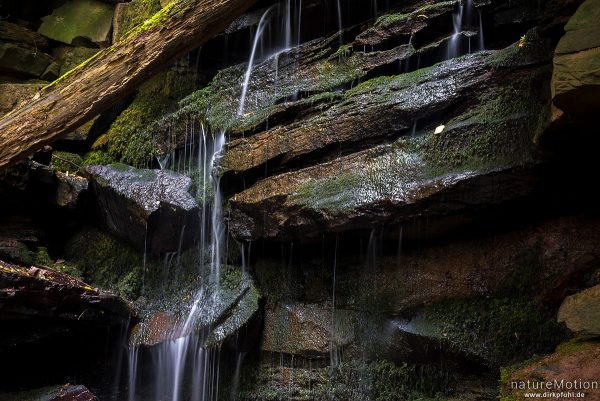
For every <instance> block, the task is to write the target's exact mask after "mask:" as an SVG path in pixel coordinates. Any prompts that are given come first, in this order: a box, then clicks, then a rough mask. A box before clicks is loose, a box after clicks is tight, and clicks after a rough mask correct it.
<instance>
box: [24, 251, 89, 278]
mask: <svg viewBox="0 0 600 401" xmlns="http://www.w3.org/2000/svg"><path fill="white" fill-rule="evenodd" d="M33 264H34V265H36V266H45V267H49V268H51V269H54V270H56V271H59V272H61V273H65V274H68V275H70V276H72V277H75V278H78V279H81V278H82V274H81V271H80V270H79V269H78V268H77V267H76V266H73V265H71V264H68V263H66V262H64V261H56V262H54V261H53V260H52V258H51V257H50V255H49V254H48V249H47V248H45V247H39V248H37V251H36V254H35V256H34V260H33Z"/></svg>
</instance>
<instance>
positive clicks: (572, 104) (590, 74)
mask: <svg viewBox="0 0 600 401" xmlns="http://www.w3.org/2000/svg"><path fill="white" fill-rule="evenodd" d="M599 19H600V1H598V0H587V1H585V2H584V3H583V4H582V5H581V6H580V7H579V8H578V9H577V11H576V12H575V14H574V15H573V16H572V17H571V19H570V20H569V22H568V23H567V25H566V26H565V31H566V33H565V36H563V37H562V38H561V40H560V42H559V43H558V45H557V47H556V55H555V57H554V75H553V78H552V94H553V99H554V100H553V101H554V104H555V105H556V106H557V107H558V108H560V109H561V110H563V111H564V112H566V113H569V114H572V115H576V116H577V115H579V116H580V115H586V114H588V115H589V114H590V113H594V112H596V111H597V110H598V97H600V73H599V72H598V71H600V25H599V24H598V20H599Z"/></svg>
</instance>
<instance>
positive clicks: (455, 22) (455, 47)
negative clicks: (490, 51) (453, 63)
mask: <svg viewBox="0 0 600 401" xmlns="http://www.w3.org/2000/svg"><path fill="white" fill-rule="evenodd" d="M473 9H474V8H473V1H472V0H465V2H464V4H463V3H461V4H460V5H459V7H458V10H456V11H455V12H454V14H452V27H453V33H452V36H451V37H450V39H449V40H448V51H447V55H446V58H447V59H448V60H449V59H451V58H454V57H458V56H460V55H462V54H464V53H461V46H460V42H461V36H463V35H465V36H467V37H468V39H469V48H468V52H469V54H470V53H471V52H472V47H471V37H472V36H474V35H475V32H463V28H464V26H465V24H467V25H468V26H473V27H474V26H476V25H477V24H478V29H477V31H478V32H477V39H478V40H477V41H478V48H479V50H480V51H481V50H485V43H484V36H483V16H482V12H481V10H478V21H474V19H475V18H474V16H473Z"/></svg>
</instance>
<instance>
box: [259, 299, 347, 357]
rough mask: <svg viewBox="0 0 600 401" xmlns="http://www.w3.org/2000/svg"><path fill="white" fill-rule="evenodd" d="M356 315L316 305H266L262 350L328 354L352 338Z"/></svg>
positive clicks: (307, 355) (313, 355)
mask: <svg viewBox="0 0 600 401" xmlns="http://www.w3.org/2000/svg"><path fill="white" fill-rule="evenodd" d="M357 319H358V315H357V314H356V313H353V312H352V311H347V310H336V311H335V312H334V311H333V310H332V308H331V307H328V306H327V305H318V304H300V303H295V304H278V305H275V306H274V307H271V308H267V310H266V315H265V331H264V334H263V340H262V345H261V349H262V350H263V351H266V352H275V353H278V352H283V353H286V354H294V355H301V356H303V357H306V358H316V357H318V358H323V357H328V356H329V355H330V353H331V352H335V348H339V349H343V348H345V347H348V346H349V345H350V344H352V343H353V341H354V340H355V334H354V331H353V330H352V328H353V325H356V323H357Z"/></svg>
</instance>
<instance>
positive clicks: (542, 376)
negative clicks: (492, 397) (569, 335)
mask: <svg viewBox="0 0 600 401" xmlns="http://www.w3.org/2000/svg"><path fill="white" fill-rule="evenodd" d="M598 358H600V344H598V343H597V342H571V343H566V344H563V345H561V346H560V347H558V348H557V350H556V352H555V353H554V354H552V355H548V356H545V357H542V358H537V359H534V360H533V361H531V362H530V363H527V364H526V365H525V366H517V367H516V368H512V369H505V370H504V371H503V375H502V381H501V385H500V388H501V396H500V400H501V401H508V400H511V401H512V400H516V401H524V400H528V399H530V398H533V396H531V395H528V396H525V393H544V392H554V393H560V392H565V393H568V392H572V393H578V392H580V391H582V392H584V393H585V399H586V400H590V401H598V400H600V389H598V384H597V383H598V373H599V371H600V370H599V369H598ZM527 381H530V383H532V384H533V385H538V386H539V384H540V383H547V382H550V383H551V385H552V386H554V383H555V381H556V382H557V383H558V384H559V385H560V384H561V383H562V384H563V386H562V387H559V388H556V387H552V388H550V389H546V388H541V389H539V388H538V389H536V388H533V389H531V388H530V389H527ZM567 382H569V383H570V384H569V387H570V388H567V387H565V384H566V383H567ZM585 382H588V385H589V387H588V388H585V389H584V388H583V387H581V386H582V385H584V383H585ZM592 382H596V384H595V386H594V388H593V389H592V388H591V383H592ZM576 385H577V386H579V387H575V386H576ZM519 386H524V387H519ZM530 386H531V385H530ZM586 386H587V385H586ZM540 398H543V397H540ZM567 398H571V399H575V398H572V397H567ZM579 398H583V397H579Z"/></svg>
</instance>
